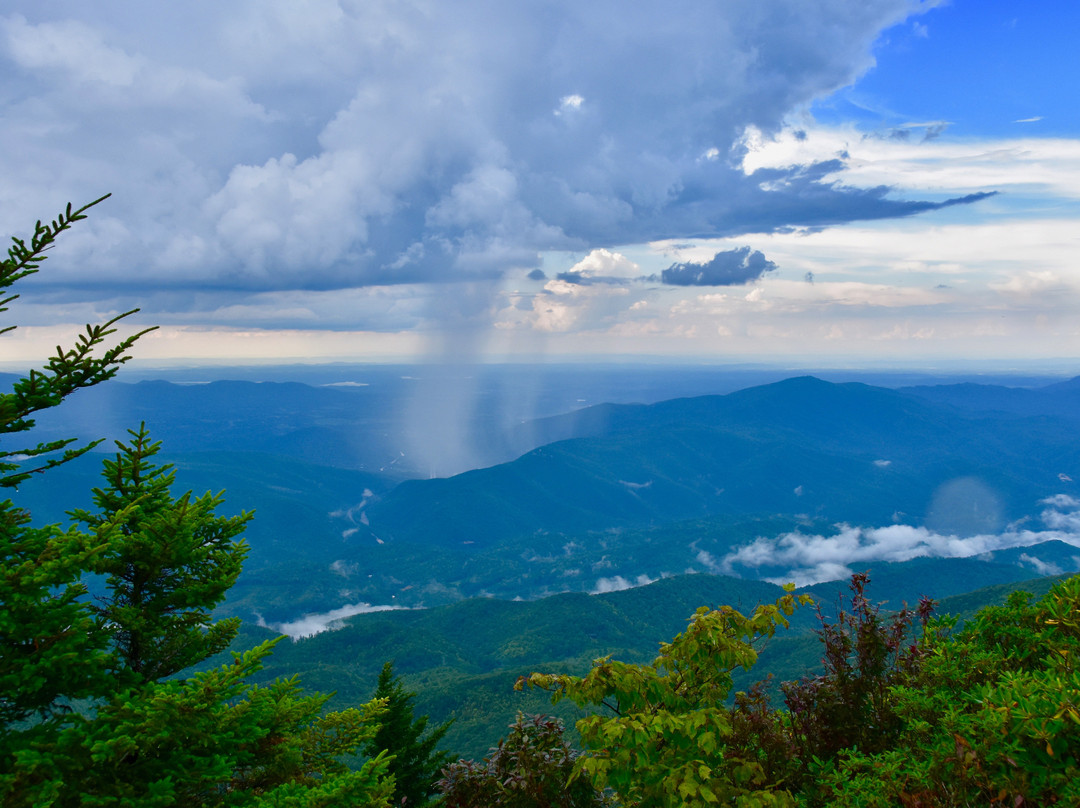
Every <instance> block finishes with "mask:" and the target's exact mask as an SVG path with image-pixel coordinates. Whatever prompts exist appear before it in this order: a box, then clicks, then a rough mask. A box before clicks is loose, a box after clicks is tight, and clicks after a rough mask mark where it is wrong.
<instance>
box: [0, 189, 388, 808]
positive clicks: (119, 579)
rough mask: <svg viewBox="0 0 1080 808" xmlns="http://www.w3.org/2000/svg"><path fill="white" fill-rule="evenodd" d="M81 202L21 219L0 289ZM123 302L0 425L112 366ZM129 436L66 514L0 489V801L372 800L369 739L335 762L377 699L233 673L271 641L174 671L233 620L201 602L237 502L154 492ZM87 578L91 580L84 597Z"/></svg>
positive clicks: (2, 306) (26, 471)
mask: <svg viewBox="0 0 1080 808" xmlns="http://www.w3.org/2000/svg"><path fill="white" fill-rule="evenodd" d="M103 199H104V197H103ZM100 201H101V200H97V201H96V202H93V203H91V205H87V206H84V207H82V208H79V209H78V210H72V209H71V207H70V206H69V207H68V209H67V210H66V211H65V212H64V213H63V214H62V215H61V216H59V217H57V219H55V220H54V221H53V222H51V223H50V224H47V225H43V224H41V223H40V222H38V223H37V225H36V226H35V229H34V234H33V236H32V237H31V239H30V244H29V245H27V244H26V243H25V242H24V241H22V240H19V239H14V242H13V246H12V247H11V248H9V251H8V258H7V259H6V260H4V261H3V262H2V265H0V289H9V288H10V287H11V286H12V285H13V284H14V283H15V282H17V281H18V280H20V279H22V278H25V277H26V276H27V275H29V274H31V273H33V272H36V271H37V270H38V268H39V266H40V264H41V262H42V261H43V260H44V259H45V251H46V250H48V248H49V247H51V246H52V244H53V243H54V242H55V240H56V238H57V236H59V235H60V234H61V233H63V232H64V231H65V230H67V229H68V228H69V227H70V226H71V225H72V224H73V223H75V222H77V221H79V220H81V219H83V218H85V214H86V211H87V209H88V208H90V207H92V206H93V205H95V204H98V202H100ZM17 297H18V295H14V294H12V295H9V296H8V297H6V298H5V299H4V300H2V301H0V312H5V311H7V306H8V304H10V303H11V302H13V301H14V300H15V299H16V298H17ZM132 313H133V312H127V313H125V314H121V315H119V316H117V317H114V318H112V319H110V320H108V321H107V322H105V323H103V324H100V325H95V326H87V328H86V332H85V333H84V334H83V335H82V336H80V337H79V338H78V340H77V342H76V344H75V345H74V346H73V347H71V348H69V349H66V350H65V349H63V348H57V352H56V355H55V356H54V357H53V358H52V359H50V360H49V361H48V363H47V364H46V366H45V368H44V370H41V371H38V370H32V371H30V373H29V375H27V376H26V377H25V378H22V379H20V380H18V381H17V382H16V383H15V385H14V386H13V388H12V390H11V391H10V392H7V393H4V394H2V395H0V436H5V437H6V436H8V435H12V434H15V433H22V432H26V431H28V430H30V429H32V427H33V426H34V420H33V417H32V416H33V415H34V413H37V412H40V411H42V410H44V409H47V408H50V407H55V406H58V405H59V404H61V403H62V402H63V401H64V400H65V399H66V398H68V397H69V396H71V395H72V394H74V393H76V392H77V391H78V390H80V389H83V388H85V387H89V386H92V385H95V384H99V383H101V382H103V381H106V380H108V379H110V378H112V377H113V376H114V375H115V373H116V371H117V369H118V367H119V366H120V365H121V364H122V363H123V362H125V361H127V359H128V353H127V352H128V350H129V349H130V348H131V346H132V345H133V344H134V343H135V341H136V340H137V339H138V338H139V337H140V336H142V335H143V334H145V333H147V330H149V329H147V330H143V331H140V332H138V333H136V334H134V335H132V336H129V337H126V338H123V339H120V340H118V341H115V342H114V343H113V344H108V343H109V340H110V338H113V337H114V335H115V333H116V329H117V324H118V323H119V322H120V321H121V320H123V319H124V318H125V317H127V316H129V315H130V314H132ZM12 328H14V326H13V325H8V326H5V327H3V328H0V333H7V332H10V331H11V329H12ZM130 435H131V440H130V441H129V442H127V443H124V442H119V441H118V442H117V453H116V455H115V457H114V458H113V459H106V460H105V461H104V469H103V476H104V479H105V482H104V485H103V486H102V487H101V488H98V489H95V491H94V506H95V509H94V510H92V511H89V510H77V511H73V512H71V514H70V515H71V517H72V518H73V519H74V520H75V523H76V524H75V525H73V526H70V527H67V528H61V527H59V526H57V525H45V526H35V525H34V524H33V517H32V515H31V514H30V513H28V512H27V511H26V510H24V509H22V508H20V507H19V506H18V505H17V504H16V503H15V502H13V501H12V500H11V499H7V500H4V501H3V502H0V602H2V603H3V605H4V608H3V609H2V610H0V804H2V805H4V806H33V808H48V807H49V806H154V807H155V808H159V807H160V808H164V806H199V805H206V806H255V805H260V806H261V805H274V806H297V808H299V807H300V806H346V805H348V806H385V805H387V804H388V802H389V798H390V794H391V792H392V787H393V784H392V781H391V780H390V778H389V776H388V772H387V759H386V755H385V754H384V753H378V754H375V755H373V756H371V758H370V759H369V760H367V761H365V762H364V763H363V764H362V765H361V766H360V767H359V768H357V769H355V770H354V769H350V768H349V767H348V766H347V765H346V764H345V763H344V762H343V761H344V759H345V758H346V756H349V755H353V754H355V752H356V751H357V749H359V748H360V747H361V746H362V745H363V744H364V743H365V742H367V741H368V740H370V739H371V737H372V736H373V735H374V733H375V731H376V728H377V727H378V721H379V719H380V716H381V715H382V714H383V712H384V710H385V703H384V702H381V701H377V700H376V701H372V702H369V703H368V704H365V705H363V706H362V707H360V708H351V709H346V710H343V711H340V712H335V713H329V714H324V712H323V705H324V704H325V702H326V698H327V697H326V696H321V695H318V694H305V693H303V692H302V689H301V687H300V684H299V682H298V681H297V680H296V679H295V678H290V679H281V680H277V681H275V682H272V683H270V684H268V685H263V686H256V685H253V684H251V683H250V682H249V681H248V680H249V678H250V677H251V676H252V675H253V674H255V673H256V672H257V671H258V670H259V669H260V668H261V666H262V661H263V660H264V659H265V658H266V656H267V655H268V654H270V653H271V652H272V650H273V646H274V644H275V642H276V641H268V642H265V643H262V644H261V645H259V646H258V647H256V648H254V649H252V650H250V651H247V652H245V653H242V654H234V655H233V659H232V660H231V661H229V662H227V663H225V664H223V665H220V666H216V667H210V668H209V669H206V670H202V671H200V672H197V673H192V672H191V666H192V665H195V664H196V663H201V662H205V661H206V660H207V659H208V658H209V657H210V656H212V655H213V654H215V653H217V652H219V651H221V650H223V649H224V648H225V647H226V646H227V645H228V643H229V642H230V641H231V640H232V639H233V637H234V636H235V634H236V630H237V624H238V621H236V620H235V619H229V620H220V621H217V620H214V619H213V617H212V616H211V613H212V611H213V609H214V608H215V607H216V606H217V605H218V604H219V603H220V602H221V601H222V599H223V598H224V596H225V593H226V591H227V590H228V589H229V587H230V586H231V585H232V584H233V582H234V581H235V580H236V577H237V575H238V574H239V572H240V565H241V563H242V561H243V559H244V556H245V554H246V546H245V545H244V544H243V542H242V541H240V540H239V539H238V537H239V536H240V535H241V534H242V532H243V530H244V527H245V525H246V524H247V522H248V521H249V520H250V519H251V514H248V513H242V514H240V515H239V516H234V517H223V516H219V515H217V514H216V509H217V507H218V506H219V505H221V503H222V496H221V495H220V494H218V495H213V494H210V493H207V494H204V495H203V496H200V497H194V496H193V495H192V494H191V492H188V493H185V494H183V495H182V496H180V497H174V496H173V494H172V492H171V490H170V489H171V487H172V485H173V483H174V476H173V471H172V468H171V467H170V466H168V465H155V464H154V462H153V460H154V456H155V455H156V454H157V452H158V448H159V447H158V444H157V443H155V442H153V441H152V440H151V438H150V434H149V432H148V431H147V429H146V427H145V425H142V426H140V427H139V429H138V430H135V431H132V432H131V433H130ZM97 443H98V442H91V443H88V444H85V445H83V446H78V447H74V446H72V444H73V441H71V440H59V441H52V442H46V443H38V444H35V445H32V446H30V447H29V448H20V449H11V448H8V447H7V446H4V447H3V448H0V474H2V475H3V476H2V477H0V484H2V485H4V486H6V487H8V488H9V489H15V488H16V486H17V485H18V484H19V483H20V482H23V481H24V480H26V479H27V478H28V477H29V476H30V475H33V474H40V473H47V472H48V470H49V469H52V468H55V467H56V466H57V465H59V464H61V463H66V462H69V461H71V460H72V459H74V458H76V457H78V456H80V455H83V454H85V453H86V452H87V451H89V450H90V449H92V448H94V447H95V446H96V445H97ZM91 574H93V575H97V576H99V577H100V579H101V582H102V583H101V586H102V592H101V593H95V597H94V598H90V597H88V593H87V587H86V584H85V579H86V577H87V576H88V575H91Z"/></svg>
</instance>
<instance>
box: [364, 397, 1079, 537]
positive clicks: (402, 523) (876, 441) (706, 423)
mask: <svg viewBox="0 0 1080 808" xmlns="http://www.w3.org/2000/svg"><path fill="white" fill-rule="evenodd" d="M548 425H549V427H548V428H547V429H548V432H549V433H550V434H555V433H563V432H568V431H569V432H577V433H579V434H580V433H586V435H587V436H585V437H574V438H569V439H566V440H561V441H559V442H557V443H553V444H549V445H546V446H543V447H541V448H539V449H536V450H534V451H532V452H529V453H528V454H526V455H524V456H523V457H521V458H519V459H517V460H515V461H513V462H511V463H507V464H502V465H499V466H496V467H493V468H488V469H480V470H476V471H471V472H467V473H465V474H461V475H458V476H456V477H452V478H449V479H444V480H416V481H409V482H406V483H403V484H402V485H400V486H398V487H397V488H396V489H395V490H394V491H393V492H391V493H390V495H389V496H387V497H386V498H385V499H384V500H382V501H381V502H378V503H375V504H374V505H373V506H372V508H371V509H370V510H369V511H368V517H369V520H370V523H371V527H372V530H373V531H375V533H376V534H377V535H379V536H380V537H381V538H383V539H396V540H398V541H408V542H426V543H430V542H437V543H440V544H445V543H460V542H464V541H472V542H476V543H478V544H490V543H494V542H499V541H504V540H506V539H507V538H512V537H514V536H519V535H523V534H528V533H533V532H537V531H558V532H564V533H570V532H575V531H583V530H590V529H598V528H602V527H606V526H622V527H628V526H636V525H647V524H656V523H658V522H663V521H675V520H680V519H690V518H696V517H703V516H708V515H710V514H717V513H804V514H808V515H810V516H813V517H816V518H822V519H831V520H844V521H854V522H876V523H879V524H888V523H890V522H891V521H893V519H894V515H897V514H901V515H902V518H903V521H906V522H912V523H916V524H922V523H924V522H925V521H926V520H927V517H928V515H929V514H930V506H931V503H932V500H933V495H934V492H935V491H936V490H937V489H938V487H939V486H941V485H942V484H944V483H947V482H949V481H950V480H955V479H958V478H964V477H974V478H977V479H978V480H979V481H980V483H981V484H982V485H983V486H984V487H985V490H987V491H989V492H991V494H992V496H993V499H994V501H993V502H992V503H990V502H987V503H978V506H979V507H977V508H972V509H969V510H967V511H965V510H964V509H962V508H960V509H956V511H955V512H952V513H947V512H943V513H938V514H935V518H936V519H937V520H938V521H937V525H936V526H937V527H938V529H941V530H953V531H959V532H977V531H990V532H993V531H996V530H999V529H1000V528H1001V527H1002V526H1003V525H1004V524H1006V523H1007V522H1010V521H1012V520H1015V519H1018V518H1021V517H1023V516H1025V515H1028V514H1030V513H1031V512H1032V509H1033V508H1034V507H1035V504H1036V503H1037V502H1038V501H1039V500H1040V499H1042V498H1044V497H1047V496H1050V495H1052V494H1054V493H1059V492H1061V491H1063V490H1064V491H1068V490H1070V483H1069V482H1067V481H1065V480H1064V479H1063V478H1062V476H1060V475H1064V476H1065V477H1069V478H1071V477H1073V476H1074V475H1076V479H1080V441H1076V440H1075V430H1074V428H1073V424H1072V423H1071V422H1066V421H1064V420H1062V419H1055V418H1050V417H1045V416H1043V417H1037V418H1036V417H1031V418H1025V417H1019V416H1016V415H1013V414H1000V415H996V416H995V415H993V414H989V413H986V412H980V413H979V416H978V417H974V416H970V415H967V414H965V413H963V412H960V411H959V410H957V409H956V408H954V407H953V406H947V405H941V404H935V403H932V402H930V401H926V400H922V399H918V398H915V397H913V396H911V395H906V394H903V393H899V392H896V391H892V390H885V389H882V388H875V387H869V386H866V385H862V384H842V385H837V384H830V383H828V382H823V381H820V380H818V379H814V378H809V377H804V378H798V379H790V380H788V381H784V382H780V383H777V384H771V385H765V386H763V387H757V388H752V389H750V390H744V391H740V392H737V393H732V394H730V395H727V396H707V397H701V398H693V399H679V400H675V401H667V402H662V403H659V404H654V405H650V406H637V407H633V406H606V407H602V408H596V409H595V410H593V409H590V410H586V411H583V412H582V413H580V414H576V415H573V416H566V417H565V418H564V419H561V420H555V421H549V422H548ZM432 525H437V526H438V528H437V531H436V532H435V533H434V534H433V532H432V529H431V528H432Z"/></svg>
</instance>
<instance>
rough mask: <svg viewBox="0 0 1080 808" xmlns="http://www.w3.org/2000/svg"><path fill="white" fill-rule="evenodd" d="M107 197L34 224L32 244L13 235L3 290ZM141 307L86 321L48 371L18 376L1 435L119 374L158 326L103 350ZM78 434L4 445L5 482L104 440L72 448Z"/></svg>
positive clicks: (2, 405) (2, 305)
mask: <svg viewBox="0 0 1080 808" xmlns="http://www.w3.org/2000/svg"><path fill="white" fill-rule="evenodd" d="M105 199H108V195H106V196H103V197H101V198H100V199H96V200H94V201H93V202H91V203H90V204H89V205H83V206H82V207H81V208H79V209H78V210H72V208H71V205H68V206H67V210H66V211H64V212H63V213H61V214H60V215H59V216H57V217H56V218H55V219H53V221H52V222H51V223H48V224H42V223H41V222H40V221H38V222H37V223H36V224H35V225H34V235H33V236H31V237H30V244H29V245H27V244H26V242H25V241H24V240H23V239H20V238H14V237H13V238H12V245H11V246H10V247H9V248H8V257H7V258H6V259H4V260H2V261H0V294H2V293H3V290H6V289H9V288H10V287H11V286H12V285H13V284H14V283H15V282H16V281H19V280H22V279H23V278H25V277H26V276H27V275H32V274H34V273H35V272H37V271H38V268H39V267H40V266H41V262H42V261H44V260H45V259H46V258H47V256H46V255H45V253H46V251H47V250H49V249H50V248H51V247H52V246H53V245H54V244H55V242H56V237H57V236H59V235H60V234H61V233H63V232H64V231H65V230H67V229H69V228H70V227H71V225H72V224H74V223H75V222H78V221H81V220H83V219H85V218H86V211H87V210H89V209H90V208H92V207H93V206H94V205H97V204H98V203H99V202H102V201H104V200H105ZM18 297H19V295H17V294H15V295H8V296H7V297H5V298H3V299H2V300H0V313H3V312H5V311H7V310H8V309H7V305H8V304H9V303H11V302H13V301H15V300H17V299H18ZM137 311H138V309H133V310H131V311H128V312H124V313H123V314H120V315H117V316H116V317H113V318H112V319H110V320H108V321H106V322H104V323H101V324H99V325H88V326H86V332H85V333H83V334H81V335H80V336H79V338H78V339H77V340H76V343H75V345H74V346H73V347H71V348H68V349H67V350H65V349H63V348H60V347H59V346H58V347H57V349H56V355H55V356H53V357H51V358H50V359H49V361H48V363H47V364H46V365H45V369H44V370H43V371H39V370H31V371H30V374H29V375H28V376H27V377H26V378H24V379H20V380H19V381H17V382H16V383H15V385H14V387H13V388H12V390H11V392H9V393H4V394H0V434H12V433H16V432H26V431H27V430H29V429H31V428H32V427H33V426H34V420H33V418H31V417H30V416H31V415H33V414H34V413H36V412H40V411H41V410H45V409H48V408H50V407H55V406H56V405H57V404H59V403H60V402H61V401H63V400H64V399H65V398H67V397H68V396H69V395H71V394H72V393H74V392H75V391H76V390H79V389H81V388H84V387H91V386H93V385H95V384H99V383H100V382H103V381H105V380H107V379H111V378H112V377H113V376H115V375H116V372H117V370H119V367H120V365H122V364H123V363H124V362H126V361H128V359H129V358H130V357H129V356H128V355H127V352H128V350H130V348H131V346H132V345H134V343H135V341H136V340H137V339H138V338H139V337H141V336H142V335H143V334H146V333H148V332H149V331H153V330H154V329H153V328H147V329H144V330H143V331H140V332H139V333H137V334H133V335H132V336H130V337H127V338H125V339H123V340H121V341H120V342H118V343H116V344H115V345H111V346H109V347H107V348H105V349H104V350H101V351H100V352H98V350H99V348H100V347H101V346H102V345H103V343H105V342H106V340H107V339H108V338H109V337H111V336H112V335H113V334H115V333H116V327H115V326H116V324H117V323H118V322H120V320H123V319H124V318H125V317H128V316H130V315H132V314H134V313H135V312H137ZM15 328H16V326H14V325H8V326H3V327H0V334H6V333H7V332H9V331H12V330H14V329H15ZM72 443H74V440H73V439H70V440H58V441H50V442H48V443H39V444H37V445H36V446H31V447H27V448H22V449H17V450H11V449H3V450H0V486H4V487H8V488H12V487H15V486H17V485H18V484H19V483H20V482H22V481H23V480H25V479H27V478H28V477H29V476H30V475H31V474H34V473H38V472H41V471H44V470H46V469H49V468H54V467H55V466H58V465H60V464H61V463H66V462H67V461H69V460H72V459H73V458H75V457H78V456H79V455H81V454H84V453H86V452H88V451H90V449H92V448H93V447H94V446H96V445H97V443H100V441H96V442H93V443H89V444H86V445H84V446H81V447H77V448H72V447H71V444H72ZM61 450H63V451H62V453H61V454H60V455H59V456H58V457H57V456H54V457H49V458H45V459H44V463H43V464H42V465H40V466H36V467H34V468H30V469H26V468H23V467H22V465H21V463H20V462H19V461H20V460H25V459H29V458H36V457H40V456H42V455H48V454H53V453H56V452H60V451H61Z"/></svg>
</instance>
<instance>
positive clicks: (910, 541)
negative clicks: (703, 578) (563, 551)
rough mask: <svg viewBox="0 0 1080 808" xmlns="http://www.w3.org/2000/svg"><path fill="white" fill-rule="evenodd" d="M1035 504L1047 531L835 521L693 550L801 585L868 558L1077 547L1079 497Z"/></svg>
mask: <svg viewBox="0 0 1080 808" xmlns="http://www.w3.org/2000/svg"><path fill="white" fill-rule="evenodd" d="M1040 504H1041V505H1043V506H1045V509H1044V510H1043V511H1042V513H1041V514H1040V518H1041V520H1042V522H1043V524H1044V525H1046V527H1047V528H1049V529H1048V530H1021V529H1019V528H1017V527H1010V528H1008V529H1006V530H1004V531H1003V532H1000V533H993V534H979V535H971V536H960V535H955V534H943V533H936V532H934V531H933V530H930V529H929V528H926V527H916V526H913V525H889V526H886V527H876V528H867V527H854V526H851V525H844V524H841V525H837V528H836V533H834V534H832V535H821V534H805V533H801V532H798V531H795V532H791V533H784V534H782V535H780V536H777V537H773V538H770V537H764V536H759V537H758V538H756V539H754V541H752V542H750V543H748V544H744V545H742V546H740V547H737V548H735V549H734V550H732V551H730V552H728V553H726V554H725V555H723V556H722V557H720V558H716V557H715V556H713V555H712V554H710V553H708V552H707V551H704V550H702V551H699V552H698V554H697V557H696V560H697V562H698V563H699V564H701V565H702V566H703V567H704V568H705V569H707V570H708V571H709V572H714V573H719V574H723V575H738V576H741V577H754V578H759V577H760V578H763V579H764V580H767V581H772V582H774V583H787V582H789V581H792V582H794V583H795V584H796V585H798V586H807V585H809V584H814V583H819V582H821V581H833V580H840V579H842V578H846V577H848V576H850V575H851V574H852V573H853V572H858V571H859V570H860V568H861V567H864V566H865V565H866V564H870V563H873V562H881V561H886V562H888V561H909V560H911V559H913V558H925V557H933V558H966V557H970V556H977V555H980V554H982V553H989V552H994V551H996V550H1005V549H1009V548H1013V547H1028V546H1030V545H1033V544H1038V543H1040V542H1047V541H1055V540H1056V541H1062V542H1065V543H1067V544H1072V545H1074V546H1076V547H1078V548H1080V500H1077V499H1075V498H1073V497H1070V496H1067V495H1064V494H1059V495H1056V496H1054V497H1049V498H1047V499H1044V500H1042V501H1041V502H1040ZM1078 558H1080V552H1078ZM1028 563H1030V565H1031V566H1032V568H1033V570H1034V571H1035V572H1036V574H1053V573H1052V572H1045V573H1044V572H1043V570H1045V569H1050V567H1051V566H1052V565H1049V564H1048V563H1047V562H1044V561H1041V560H1039V559H1037V558H1036V557H1034V556H1029V559H1028Z"/></svg>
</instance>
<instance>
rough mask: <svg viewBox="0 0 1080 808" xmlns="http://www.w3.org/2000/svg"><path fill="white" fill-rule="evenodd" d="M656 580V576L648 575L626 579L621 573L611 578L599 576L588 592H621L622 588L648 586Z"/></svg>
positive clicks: (595, 593) (597, 593)
mask: <svg viewBox="0 0 1080 808" xmlns="http://www.w3.org/2000/svg"><path fill="white" fill-rule="evenodd" d="M656 580H657V579H656V578H650V577H649V576H648V575H639V576H637V577H636V578H634V579H632V580H627V579H626V578H624V577H623V576H621V575H615V576H612V577H611V578H600V579H598V580H597V581H596V586H594V587H593V588H592V589H591V590H590V591H589V594H590V595H602V594H604V593H605V592H621V591H622V590H624V589H633V588H635V587H638V586H648V585H649V584H651V583H653V582H655V581H656Z"/></svg>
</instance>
